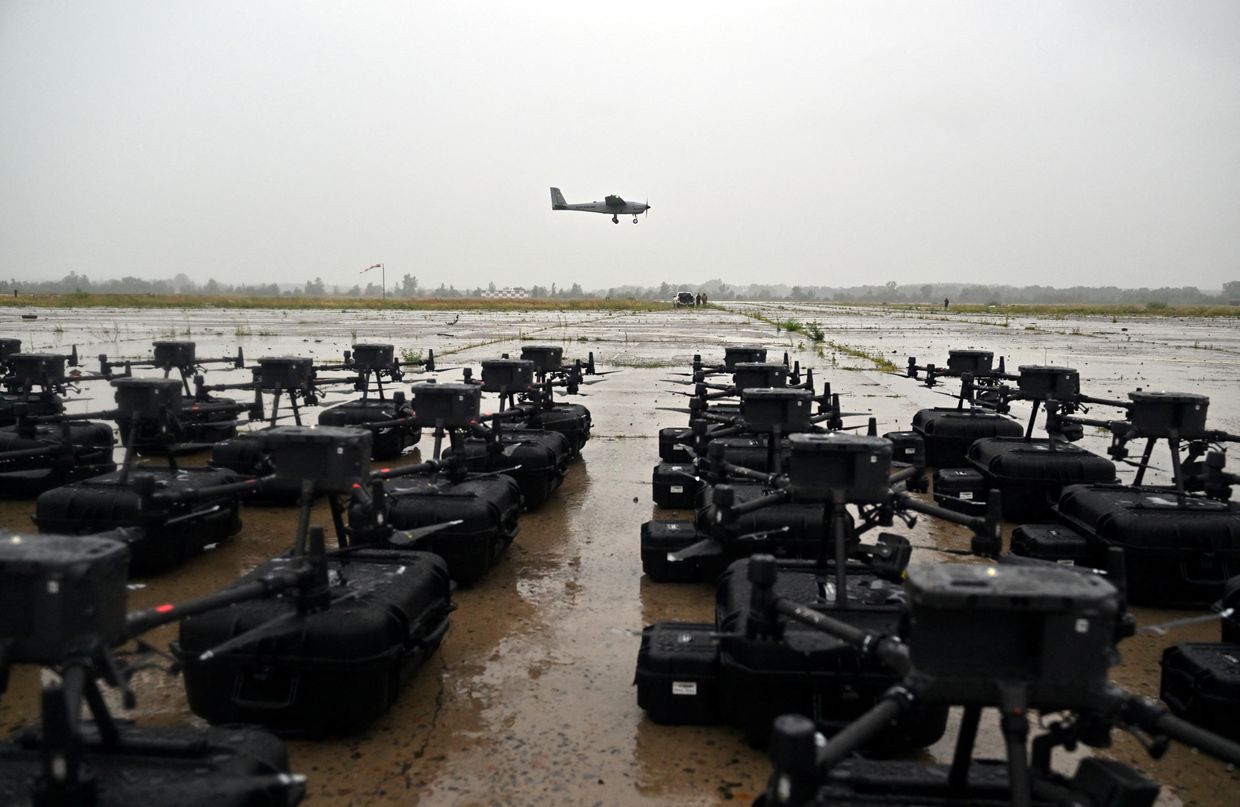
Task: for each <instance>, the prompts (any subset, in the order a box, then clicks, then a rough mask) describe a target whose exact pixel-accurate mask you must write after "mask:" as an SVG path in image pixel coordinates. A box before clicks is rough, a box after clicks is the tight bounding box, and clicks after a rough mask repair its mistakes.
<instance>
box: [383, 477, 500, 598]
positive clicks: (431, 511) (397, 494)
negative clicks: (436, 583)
mask: <svg viewBox="0 0 1240 807" xmlns="http://www.w3.org/2000/svg"><path fill="white" fill-rule="evenodd" d="M386 495H387V497H388V507H389V511H388V518H389V523H390V524H391V526H392V527H394V528H395V529H398V530H407V529H413V528H414V527H427V526H430V525H432V524H441V523H444V522H446V521H455V520H457V519H460V520H461V521H462V522H463V523H461V524H457V525H455V526H452V527H448V528H446V529H444V530H441V531H440V532H437V533H435V534H434V535H431V536H430V537H428V538H426V539H425V541H424V542H423V543H422V544H421V545H420V546H421V547H422V548H425V549H427V550H428V551H430V552H434V553H435V554H436V555H439V556H440V557H441V558H443V559H444V560H445V561H447V564H448V572H449V574H451V575H452V579H453V580H456V581H457V582H458V583H472V582H474V581H476V580H478V579H480V578H482V577H483V576H484V575H485V574H486V573H487V571H488V570H490V568H491V567H492V566H493V565H495V563H496V562H498V561H499V559H500V557H501V556H502V555H503V554H504V551H505V550H506V549H507V548H508V545H509V544H511V543H512V541H513V539H514V538H516V537H517V533H518V532H519V531H520V524H519V523H518V520H517V517H518V516H519V515H520V513H521V488H520V487H519V486H518V485H517V483H516V481H515V480H514V479H512V477H509V476H506V475H503V474H500V475H497V476H488V477H483V478H478V479H465V480H462V481H460V482H451V481H449V480H448V479H446V478H443V477H434V476H431V477H420V476H406V477H400V478H397V479H393V480H390V481H389V482H388V483H387V494H386Z"/></svg>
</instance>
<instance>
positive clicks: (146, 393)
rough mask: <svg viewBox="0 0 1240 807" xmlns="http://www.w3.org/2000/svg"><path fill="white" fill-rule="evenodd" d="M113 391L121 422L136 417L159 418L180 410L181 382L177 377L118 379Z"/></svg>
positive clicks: (113, 383) (114, 382)
mask: <svg viewBox="0 0 1240 807" xmlns="http://www.w3.org/2000/svg"><path fill="white" fill-rule="evenodd" d="M112 388H113V389H114V390H116V393H115V394H116V408H117V409H118V410H120V415H119V417H118V421H121V420H129V419H131V418H132V417H133V416H134V415H140V416H142V417H145V418H150V419H158V418H162V417H164V416H165V415H172V416H175V415H176V414H177V413H179V412H180V411H181V382H180V381H177V380H176V379H175V378H117V379H115V380H113V381H112Z"/></svg>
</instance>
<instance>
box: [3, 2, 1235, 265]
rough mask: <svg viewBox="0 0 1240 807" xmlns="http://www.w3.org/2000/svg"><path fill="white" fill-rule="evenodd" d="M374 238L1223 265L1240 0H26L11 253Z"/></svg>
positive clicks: (10, 66)
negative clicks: (603, 210)
mask: <svg viewBox="0 0 1240 807" xmlns="http://www.w3.org/2000/svg"><path fill="white" fill-rule="evenodd" d="M551 185H557V186H558V187H560V188H562V189H563V192H564V195H565V196H566V197H567V198H568V201H569V202H582V201H591V200H595V199H602V198H603V196H604V195H606V194H608V193H616V194H620V195H622V196H624V197H625V198H628V199H633V200H638V201H641V200H644V199H646V198H647V197H649V201H650V204H651V205H652V209H651V211H650V213H649V217H648V219H647V220H645V221H643V222H642V223H641V224H640V225H638V226H634V225H633V224H632V223H630V221H628V220H624V219H622V220H621V223H620V224H619V225H613V224H612V223H611V221H610V220H609V218H608V217H605V216H601V215H596V214H588V213H575V212H554V213H553V212H552V211H551V209H550V198H549V194H548V187H549V186H551ZM380 261H382V262H384V263H385V264H386V265H387V270H388V271H387V275H388V279H389V282H391V280H392V279H393V278H394V277H399V276H400V275H401V274H403V273H405V272H409V273H412V274H415V275H417V277H418V278H419V280H420V281H421V285H423V286H437V285H438V284H439V283H440V282H447V283H452V284H454V285H456V286H457V287H469V286H474V285H479V284H483V285H484V284H485V283H486V282H488V281H494V282H496V283H497V284H498V285H508V284H511V285H527V286H528V285H532V284H535V283H540V284H550V283H551V282H556V283H560V284H567V283H571V282H573V281H578V282H581V283H582V284H583V285H584V286H586V287H587V288H599V287H604V286H612V285H620V284H624V283H643V284H648V283H657V282H658V281H660V280H662V279H668V280H673V279H683V280H688V281H692V280H705V279H708V278H711V277H722V278H724V279H725V280H728V281H731V282H753V281H762V282H784V283H789V284H796V283H806V284H808V283H813V284H823V285H853V284H860V283H882V282H885V281H888V280H896V281H898V282H900V283H902V284H906V283H924V282H927V281H964V282H983V283H985V282H998V283H1009V284H1018V285H1023V284H1030V283H1046V284H1053V285H1060V286H1063V285H1075V284H1085V285H1120V286H1142V285H1149V286H1159V285H1198V286H1201V287H1203V288H1209V287H1213V288H1217V287H1218V286H1219V285H1220V284H1221V283H1222V282H1224V281H1226V280H1231V279H1240V2H1236V0H1219V1H1218V2H1198V1H1195V0H1176V2H1169V1H1167V0H1156V1H1144V0H1122V1H1121V2H1079V1H1078V0H1070V1H1068V2H1048V1H1047V0H1036V2H1027V3H1007V2H1005V3H995V2H977V3H964V2H960V3H929V2H918V3H912V2H908V3H895V2H892V3H873V2H861V1H859V2H849V3H838V2H821V1H819V2H806V3H781V2H753V0H748V2H740V3H734V2H722V1H721V0H712V2H703V3H690V2H669V1H668V0H662V2H652V3H645V2H634V1H632V0H630V1H629V2H615V3H603V2H581V1H580V0H573V2H563V3H559V2H541V0H540V1H537V2H524V3H513V2H489V3H468V2H460V1H459V0H455V1H454V2H427V0H417V2H358V3H341V2H331V3H310V2H254V0H246V2H221V0H211V2H201V1H197V2H171V1H170V0H150V2H140V1H139V0H126V2H105V1H104V0H91V2H51V1H50V0H30V1H29V2H15V0H0V277H16V278H19V279H32V278H54V277H60V276H61V275H63V274H65V273H67V272H69V271H71V270H73V271H78V272H84V273H86V274H88V275H90V276H92V277H97V278H103V277H115V276H120V275H123V274H134V275H139V276H144V277H171V276H172V275H174V274H176V273H177V272H186V273H187V274H190V275H191V276H197V277H200V278H203V279H205V277H206V276H214V277H216V278H217V279H220V280H224V281H229V282H238V281H259V280H261V281H264V282H269V281H273V280H274V281H279V282H297V281H302V280H304V279H306V278H307V277H312V276H315V275H318V276H321V277H322V278H323V279H324V281H325V282H327V283H338V284H345V285H352V284H353V283H355V282H357V281H358V280H359V279H361V280H367V279H371V276H367V277H365V278H361V277H360V276H359V274H358V272H359V270H360V269H362V268H363V267H365V266H368V265H370V264H372V263H376V262H380Z"/></svg>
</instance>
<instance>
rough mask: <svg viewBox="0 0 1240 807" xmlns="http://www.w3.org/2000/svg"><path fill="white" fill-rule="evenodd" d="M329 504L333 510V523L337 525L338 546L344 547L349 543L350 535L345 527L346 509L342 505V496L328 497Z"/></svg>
mask: <svg viewBox="0 0 1240 807" xmlns="http://www.w3.org/2000/svg"><path fill="white" fill-rule="evenodd" d="M328 505H329V506H330V507H331V511H332V524H333V525H335V527H336V546H338V547H340V548H341V549H344V548H345V547H347V546H348V545H349V537H348V534H347V533H346V532H345V529H344V509H343V508H342V507H341V506H340V497H339V496H335V495H333V496H330V497H328Z"/></svg>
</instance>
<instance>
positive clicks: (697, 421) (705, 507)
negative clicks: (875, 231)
mask: <svg viewBox="0 0 1240 807" xmlns="http://www.w3.org/2000/svg"><path fill="white" fill-rule="evenodd" d="M901 375H907V377H909V378H911V379H915V380H922V381H924V382H925V383H926V384H928V385H930V386H931V387H935V388H937V387H939V386H941V385H943V384H944V383H946V382H949V381H958V382H959V384H960V389H959V391H958V393H956V394H955V395H953V396H952V397H954V398H955V399H956V400H955V403H954V405H952V406H944V407H935V408H931V409H924V410H922V411H919V412H918V413H917V414H916V416H915V417H914V419H913V423H912V427H911V429H910V430H908V431H900V432H889V433H887V434H885V435H883V436H879V435H878V434H877V428H876V425H877V424H876V422H875V421H874V419H873V418H870V419H869V421H868V422H866V423H863V424H858V425H846V424H847V423H848V421H849V420H850V419H852V418H855V417H858V416H860V415H862V414H863V413H849V412H845V411H843V410H842V408H841V404H840V398H839V395H838V393H833V392H832V391H831V387H830V385H829V384H826V385H824V386H823V387H822V388H821V390H820V389H819V388H816V387H815V382H814V378H813V372H812V370H808V369H806V370H804V371H803V370H802V368H801V367H800V366H799V364H797V363H793V364H791V365H790V364H789V362H788V357H787V355H786V354H785V355H784V357H783V361H782V362H781V361H771V362H768V361H767V351H766V349H765V348H762V347H756V346H733V347H728V348H725V351H724V356H723V361H722V362H710V361H704V360H703V359H702V357H701V356H700V355H697V356H694V358H693V363H692V366H691V367H690V368H689V371H688V372H687V373H686V374H684V375H681V376H679V377H677V378H674V379H670V380H671V381H674V382H676V383H677V384H680V385H687V386H691V387H692V391H691V392H686V393H685V394H687V395H688V397H689V401H688V403H689V405H688V406H687V407H684V408H676V409H675V410H674V411H679V412H684V413H687V414H688V415H689V422H688V424H687V425H686V426H683V427H668V428H664V429H662V430H661V431H660V433H659V451H660V462H659V463H658V464H657V465H656V466H655V468H654V472H653V479H652V489H653V497H654V501H655V503H656V504H657V505H659V506H660V507H665V508H671V509H682V510H683V509H691V510H693V518H692V519H684V518H680V519H661V520H653V521H649V522H647V523H645V524H643V525H642V529H641V559H642V567H643V570H644V571H645V573H646V576H647V577H648V578H649V579H650V580H651V581H653V582H656V583H688V582H695V581H706V582H711V583H714V585H715V589H716V600H715V604H716V605H715V620H714V622H713V623H694V622H659V623H656V624H654V625H651V626H648V627H647V628H645V630H644V631H643V633H642V642H641V648H640V650H639V653H638V659H637V671H636V680H635V683H636V685H637V698H638V704H639V705H640V706H641V707H642V708H643V709H644V710H645V711H646V713H647V716H648V717H649V718H650V719H652V720H653V721H655V722H657V723H663V724H699V725H701V724H716V723H728V724H731V725H733V726H735V727H737V728H740V729H742V730H743V732H744V733H745V735H746V737H747V739H748V740H749V741H750V742H751V743H754V744H764V743H766V744H768V747H769V751H770V754H771V757H772V761H773V767H774V771H773V773H772V775H771V777H770V780H769V784H768V787H767V789H766V791H765V793H764V794H763V795H762V796H761V797H760V798H759V800H758V801H759V803H761V804H767V805H827V804H850V805H853V804H875V805H878V804H882V805H914V804H915V805H956V804H958V805H965V804H968V805H992V804H993V805H1001V804H1011V805H1016V807H1025V805H1050V804H1056V805H1069V804H1071V805H1091V806H1092V807H1129V806H1135V805H1141V806H1142V807H1145V806H1146V805H1152V804H1153V803H1154V801H1155V799H1156V798H1157V796H1158V793H1159V786H1158V784H1157V783H1156V782H1154V781H1152V780H1150V779H1149V778H1147V777H1146V776H1144V775H1143V774H1141V773H1139V772H1137V771H1135V770H1133V769H1131V768H1129V767H1127V766H1125V765H1123V764H1121V763H1119V762H1117V761H1114V760H1109V759H1105V758H1102V757H1097V756H1089V757H1086V758H1084V759H1082V760H1081V761H1080V762H1079V764H1078V765H1077V767H1076V770H1075V772H1073V773H1072V774H1071V775H1067V774H1064V773H1061V772H1059V771H1058V770H1057V769H1056V767H1055V766H1054V765H1053V764H1052V757H1053V752H1054V751H1055V749H1057V748H1064V749H1068V750H1072V749H1075V748H1076V747H1078V746H1079V745H1085V746H1089V747H1094V748H1105V747H1107V746H1109V745H1110V744H1111V741H1112V734H1113V731H1114V730H1115V729H1122V730H1124V731H1128V732H1131V733H1133V734H1135V735H1136V736H1137V737H1138V739H1140V740H1141V742H1142V743H1143V744H1144V745H1145V747H1146V748H1147V749H1148V750H1149V752H1150V753H1151V755H1152V756H1154V757H1158V756H1160V755H1161V754H1162V753H1163V752H1164V751H1165V750H1166V748H1167V746H1168V743H1169V742H1170V741H1172V740H1175V741H1179V742H1182V743H1185V744H1187V745H1190V746H1192V747H1194V748H1197V749H1200V750H1201V751H1203V752H1205V753H1207V754H1210V755H1212V756H1214V757H1217V758H1218V759H1220V760H1223V761H1225V762H1228V763H1230V764H1237V763H1238V762H1240V743H1238V742H1237V740H1240V616H1238V615H1237V614H1236V611H1235V609H1236V607H1237V606H1240V577H1234V576H1235V575H1240V506H1237V505H1236V504H1234V503H1232V502H1231V501H1230V500H1229V497H1230V487H1231V485H1233V484H1235V482H1236V481H1237V477H1236V475H1234V474H1230V473H1228V472H1227V471H1226V463H1225V453H1224V447H1225V445H1226V444H1227V443H1230V442H1235V441H1236V440H1237V439H1240V438H1238V437H1236V436H1234V435H1230V434H1227V433H1225V432H1221V431H1217V430H1211V429H1208V428H1207V427H1206V417H1205V415H1206V409H1207V406H1208V403H1209V401H1208V399H1207V398H1205V397H1204V396H1201V395H1193V394H1174V393H1162V392H1158V393H1155V392H1144V391H1136V392H1133V393H1132V394H1131V395H1130V396H1129V398H1128V400H1126V401H1114V400H1107V399H1103V398H1098V397H1093V396H1087V395H1085V394H1083V393H1081V391H1080V382H1079V375H1078V374H1077V372H1076V371H1075V370H1073V369H1071V368H1065V367H1046V366H1022V367H1020V368H1019V370H1018V372H1017V373H1015V374H1009V373H1007V372H1005V368H1004V362H1003V360H1002V359H1000V360H999V362H998V364H997V365H995V363H994V357H993V354H991V353H989V352H987V351H952V352H951V354H950V356H949V360H948V364H947V367H946V368H945V369H944V368H940V367H935V366H934V365H928V366H924V367H923V366H919V365H918V364H917V362H916V360H915V359H910V361H909V369H908V371H907V373H906V374H901ZM686 376H687V377H686ZM729 377H730V381H729ZM936 391H937V390H936ZM1016 401H1025V402H1030V403H1031V404H1032V409H1033V412H1032V414H1031V415H1030V417H1029V419H1028V421H1027V422H1026V423H1024V424H1022V423H1020V422H1018V421H1016V420H1015V419H1013V418H1012V417H1011V416H1010V414H1009V412H1010V407H1011V404H1012V403H1013V402H1016ZM1108 407H1110V408H1114V409H1115V410H1117V414H1116V417H1114V418H1111V419H1105V418H1100V417H1097V416H1096V415H1095V417H1085V415H1086V414H1087V413H1088V409H1089V408H1099V409H1106V408H1108ZM1039 411H1043V412H1045V415H1046V417H1045V424H1046V436H1044V437H1043V436H1035V435H1034V426H1035V423H1036V420H1037V418H1038V413H1039ZM1087 426H1090V427H1095V428H1098V429H1104V430H1106V432H1107V433H1108V434H1109V435H1110V436H1111V445H1110V450H1109V456H1110V459H1106V458H1103V457H1099V456H1097V455H1094V454H1092V453H1090V452H1088V451H1086V450H1084V449H1082V448H1080V447H1079V446H1077V445H1075V441H1076V440H1079V439H1080V437H1081V436H1082V435H1083V432H1084V428H1085V427H1087ZM1138 439H1144V440H1145V445H1144V448H1143V450H1142V452H1141V454H1140V459H1139V460H1135V461H1130V460H1129V456H1128V450H1127V445H1128V444H1129V443H1130V442H1131V441H1133V440H1138ZM1160 440H1163V441H1166V442H1167V443H1168V444H1169V447H1170V453H1171V456H1172V459H1171V474H1170V476H1171V480H1170V483H1169V484H1161V485H1154V484H1148V483H1147V482H1146V479H1145V477H1146V475H1147V471H1148V470H1149V469H1150V468H1151V459H1152V457H1153V452H1154V446H1155V444H1156V443H1157V442H1158V441H1160ZM1113 462H1131V464H1133V465H1135V466H1136V474H1135V479H1134V481H1133V482H1132V484H1122V483H1121V482H1119V481H1118V480H1117V477H1116V473H1115V470H1116V469H1115V465H1114V464H1113ZM931 467H932V468H934V469H935V470H934V473H933V474H932V475H930V474H929V469H930V468H931ZM928 491H932V496H933V503H931V501H930V500H929V498H928V497H927V496H925V495H924V494H925V493H927V492H928ZM919 494H922V495H919ZM924 516H928V517H931V518H934V519H937V520H941V521H946V522H950V523H954V524H957V525H961V526H963V527H965V528H967V529H968V530H969V531H970V532H971V536H972V537H971V542H970V547H969V549H968V550H964V551H958V554H962V555H968V556H971V557H972V559H973V560H974V561H978V562H969V563H963V562H962V563H947V564H944V563H939V564H922V565H918V564H914V565H911V566H910V565H909V561H910V558H911V556H912V551H913V547H912V545H911V544H910V542H909V540H908V538H907V537H906V536H905V535H902V534H900V533H899V532H895V531H891V529H890V528H892V527H894V526H897V525H898V524H903V525H905V526H908V527H911V526H913V525H914V524H915V522H916V520H917V519H918V518H919V517H924ZM1026 519H1029V520H1030V521H1029V523H1022V524H1021V525H1020V526H1018V527H1016V529H1015V532H1014V534H1013V537H1012V540H1011V543H1010V551H1004V533H1003V525H1004V522H1005V521H1018V522H1023V521H1025V520H1026ZM938 551H940V552H942V551H946V552H949V553H950V552H952V550H938ZM1229 579H1230V582H1229ZM1130 601H1131V602H1134V603H1145V604H1154V605H1175V606H1183V607H1196V608H1201V607H1212V608H1213V609H1214V611H1215V613H1214V614H1211V615H1209V616H1208V617H1203V618H1204V619H1221V622H1222V625H1223V630H1222V633H1223V636H1222V640H1223V641H1222V642H1221V643H1211V644H1179V645H1176V646H1174V647H1172V648H1169V649H1168V650H1167V654H1166V655H1165V656H1164V659H1163V666H1164V676H1163V683H1162V700H1163V703H1160V702H1158V701H1154V700H1150V699H1146V698H1139V697H1136V696H1133V695H1131V694H1129V693H1127V692H1124V691H1122V690H1121V689H1119V688H1118V687H1116V686H1115V685H1114V684H1113V683H1111V681H1110V678H1109V674H1108V671H1109V669H1110V668H1111V667H1112V666H1113V665H1114V664H1116V663H1117V662H1118V659H1119V653H1118V647H1117V646H1118V643H1119V642H1120V641H1121V640H1122V639H1124V638H1126V637H1128V636H1131V635H1133V634H1134V632H1135V631H1136V630H1138V628H1137V626H1136V624H1135V620H1134V618H1133V616H1132V615H1131V614H1130V613H1129V612H1128V610H1127V606H1128V603H1129V602H1130ZM1189 621H1195V620H1189ZM1197 621H1199V620H1197ZM1159 629H1161V628H1160V626H1151V627H1147V628H1142V629H1141V630H1146V631H1149V630H1154V631H1155V632H1157V630H1159ZM952 706H960V707H963V718H962V723H961V727H960V733H959V737H958V739H957V741H956V744H955V751H954V754H953V756H952V759H951V761H950V762H949V763H948V764H937V763H931V762H925V761H911V760H909V759H907V758H905V759H899V760H893V759H890V757H891V755H893V754H900V753H907V752H910V751H915V750H917V749H922V748H925V747H927V746H929V745H931V744H932V743H934V742H936V741H937V740H939V739H940V738H941V737H942V736H943V734H944V732H945V730H946V726H947V716H948V709H949V708H950V707H952ZM986 708H993V709H996V710H997V711H998V713H999V716H1000V729H1001V733H1002V736H1003V739H1004V745H1003V750H1004V758H1002V759H983V758H977V757H976V755H975V750H976V748H975V746H976V741H977V736H978V729H979V725H980V719H981V712H982V710H983V709H986ZM1029 710H1035V711H1036V712H1038V713H1039V714H1040V715H1041V716H1042V717H1041V722H1040V724H1039V727H1038V729H1039V730H1038V732H1037V736H1035V737H1033V738H1032V740H1031V739H1030V729H1031V727H1030V721H1029Z"/></svg>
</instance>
